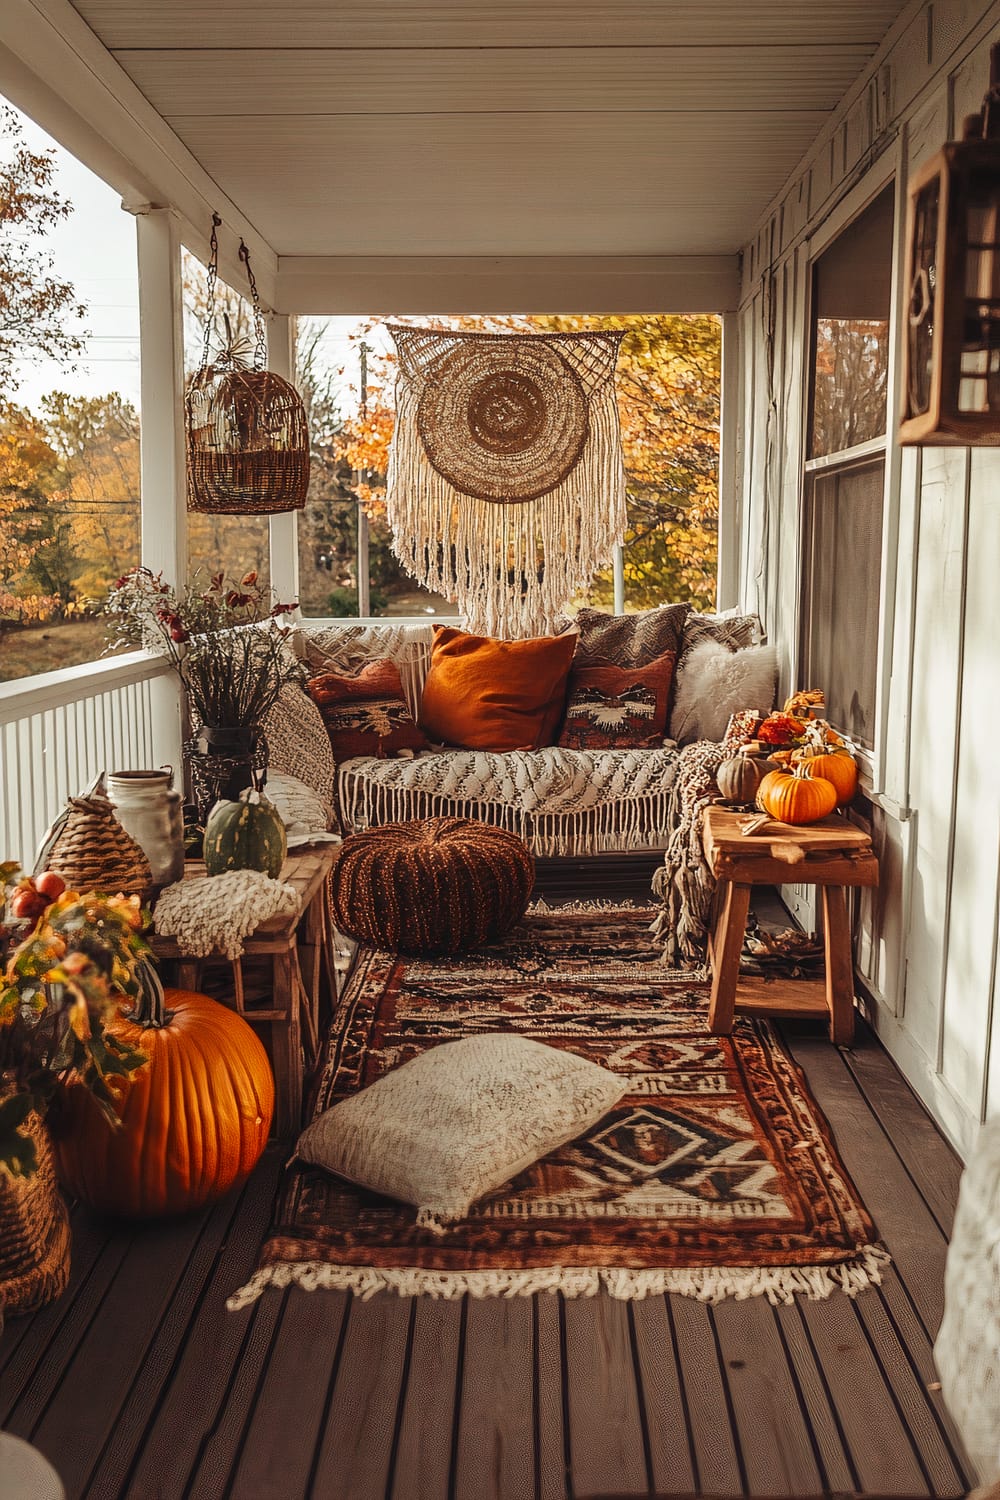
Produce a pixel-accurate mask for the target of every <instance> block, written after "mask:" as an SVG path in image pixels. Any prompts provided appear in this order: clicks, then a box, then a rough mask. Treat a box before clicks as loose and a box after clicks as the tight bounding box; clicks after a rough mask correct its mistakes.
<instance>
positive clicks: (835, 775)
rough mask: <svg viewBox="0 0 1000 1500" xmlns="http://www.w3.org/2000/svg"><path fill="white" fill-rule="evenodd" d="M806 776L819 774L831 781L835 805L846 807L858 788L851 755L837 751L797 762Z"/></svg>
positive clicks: (808, 757) (855, 767) (853, 760)
mask: <svg viewBox="0 0 1000 1500" xmlns="http://www.w3.org/2000/svg"><path fill="white" fill-rule="evenodd" d="M798 764H799V765H801V767H802V770H803V773H804V774H805V775H806V776H820V777H822V779H823V780H824V781H829V782H832V783H833V787H834V790H835V791H836V793H837V806H838V807H846V806H847V804H848V802H850V800H851V798H852V797H853V796H854V793H855V792H856V791H857V789H858V767H857V763H856V762H855V759H854V757H853V755H848V754H847V753H846V752H845V751H842V750H841V751H837V752H835V753H833V754H830V755H810V756H806V757H804V758H803V759H802V760H801V761H799V762H798Z"/></svg>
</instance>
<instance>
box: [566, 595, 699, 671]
mask: <svg viewBox="0 0 1000 1500" xmlns="http://www.w3.org/2000/svg"><path fill="white" fill-rule="evenodd" d="M690 609H691V606H690V605H689V604H661V605H660V607H659V608H658V609H647V610H644V611H643V613H642V614H638V615H606V614H604V613H602V611H601V610H599V609H581V610H580V611H579V612H578V614H577V617H576V623H577V626H578V627H579V631H580V639H579V640H578V641H577V646H576V656H575V657H574V659H573V665H574V666H575V667H601V666H605V667H607V666H610V667H648V666H650V664H651V663H652V662H654V661H656V660H657V658H658V657H660V656H663V655H665V653H666V652H668V651H672V652H673V653H674V655H675V656H679V655H680V650H681V638H682V633H683V630H684V621H685V619H686V618H687V616H688V613H689V612H690Z"/></svg>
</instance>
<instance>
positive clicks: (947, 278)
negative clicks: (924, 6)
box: [899, 44, 1000, 447]
mask: <svg viewBox="0 0 1000 1500" xmlns="http://www.w3.org/2000/svg"><path fill="white" fill-rule="evenodd" d="M963 137H964V138H963V139H962V140H961V141H951V142H949V143H948V144H947V145H946V146H944V147H943V148H942V150H941V151H939V152H938V153H937V155H936V156H934V157H932V158H931V160H930V161H928V162H927V163H926V164H925V165H924V166H923V167H922V168H921V169H920V171H919V172H918V173H917V174H916V176H915V177H914V179H913V181H912V182H911V184H910V191H909V214H908V223H907V271H906V283H905V285H906V286H907V288H908V289H909V304H908V307H907V310H906V329H905V332H906V338H905V341H904V347H905V358H904V380H903V414H902V422H901V425H900V429H899V441H900V442H901V443H904V444H907V443H908V444H915V445H927V446H934V447H938V446H944V445H952V446H958V445H960V446H963V447H964V446H975V445H981V446H985V445H995V446H1000V44H998V45H997V46H994V47H993V48H992V49H991V52H990V88H989V92H988V93H987V95H986V98H985V100H984V101H983V108H982V112H981V113H980V114H978V115H970V116H968V118H967V119H966V121H965V126H964V131H963Z"/></svg>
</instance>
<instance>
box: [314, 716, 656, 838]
mask: <svg viewBox="0 0 1000 1500" xmlns="http://www.w3.org/2000/svg"><path fill="white" fill-rule="evenodd" d="M677 758H678V756H677V747H676V746H675V745H674V744H673V743H672V742H670V743H669V744H667V745H665V746H664V747H663V748H662V749H659V750H564V749H562V747H561V746H558V745H552V746H549V747H547V748H546V749H544V750H508V751H506V752H505V753H503V754H497V753H494V752H492V751H489V750H448V751H445V752H444V753H442V754H432V755H421V756H418V757H417V759H415V760H373V759H370V758H362V759H359V760H348V761H345V762H344V764H343V765H342V766H341V767H340V770H339V775H338V789H339V794H340V810H341V816H342V817H343V820H344V826H345V828H346V829H347V830H348V831H350V830H351V829H358V828H365V827H368V826H369V825H371V824H374V823H390V822H400V821H404V820H406V819H408V818H433V817H442V816H450V817H457V818H462V817H478V818H481V819H485V820H487V821H489V822H490V823H494V824H497V825H498V826H500V827H501V828H507V829H509V830H510V831H511V832H512V833H516V834H518V835H519V836H520V837H521V838H523V839H524V841H525V843H526V844H527V845H528V848H529V849H530V850H531V852H532V853H533V854H535V855H540V856H542V857H544V856H546V855H550V854H556V853H562V852H564V851H565V848H566V844H567V841H568V840H570V841H571V842H572V847H573V852H574V853H577V854H586V853H598V852H600V851H601V850H603V849H642V848H654V849H655V848H662V846H663V839H664V836H665V830H666V827H667V823H666V818H667V806H668V803H669V800H670V789H671V786H672V783H673V779H674V773H675V770H676V766H677Z"/></svg>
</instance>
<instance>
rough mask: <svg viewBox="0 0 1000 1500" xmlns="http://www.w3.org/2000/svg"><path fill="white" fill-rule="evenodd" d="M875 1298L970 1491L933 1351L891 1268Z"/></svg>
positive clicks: (970, 1481) (970, 1482)
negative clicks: (896, 1335) (883, 1304)
mask: <svg viewBox="0 0 1000 1500" xmlns="http://www.w3.org/2000/svg"><path fill="white" fill-rule="evenodd" d="M879 1296H880V1297H881V1299H882V1301H883V1302H884V1303H885V1306H886V1309H887V1310H888V1313H889V1316H890V1317H891V1318H892V1321H893V1323H894V1324H895V1327H896V1329H897V1330H898V1333H899V1338H900V1341H901V1343H902V1345H903V1347H904V1348H905V1350H906V1352H907V1355H908V1356H909V1358H910V1360H911V1361H912V1362H913V1364H914V1366H915V1367H916V1372H917V1378H918V1380H919V1381H920V1383H921V1384H922V1386H923V1388H924V1391H925V1393H926V1396H927V1401H928V1404H929V1405H930V1407H931V1409H932V1410H933V1412H934V1414H935V1417H936V1419H937V1424H938V1427H939V1429H940V1431H941V1432H942V1433H943V1434H944V1438H945V1441H946V1443H947V1445H948V1447H949V1449H950V1451H951V1453H952V1455H953V1458H954V1461H955V1467H956V1469H957V1470H958V1472H959V1473H960V1474H961V1475H962V1478H963V1481H964V1483H965V1487H966V1489H972V1488H973V1487H974V1485H975V1482H976V1476H975V1475H974V1473H973V1469H972V1465H971V1463H970V1462H969V1457H968V1455H967V1453H966V1452H965V1449H964V1448H963V1446H962V1440H961V1438H960V1437H959V1435H958V1433H957V1431H956V1430H955V1424H954V1422H953V1421H952V1419H951V1414H950V1413H949V1411H948V1408H947V1406H946V1405H945V1400H944V1395H943V1393H942V1391H941V1387H940V1382H939V1380H938V1372H937V1367H936V1365H935V1363H934V1351H933V1348H932V1346H931V1343H930V1340H929V1339H928V1338H927V1335H926V1333H925V1332H924V1329H923V1326H922V1324H921V1322H920V1319H919V1318H918V1317H917V1315H916V1313H915V1312H914V1310H913V1303H912V1300H911V1298H910V1295H909V1293H908V1292H907V1289H906V1287H905V1286H904V1285H903V1282H902V1280H901V1279H900V1275H899V1272H898V1270H897V1268H896V1267H895V1266H887V1267H886V1269H885V1271H884V1272H883V1275H882V1285H881V1286H880V1287H879Z"/></svg>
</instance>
